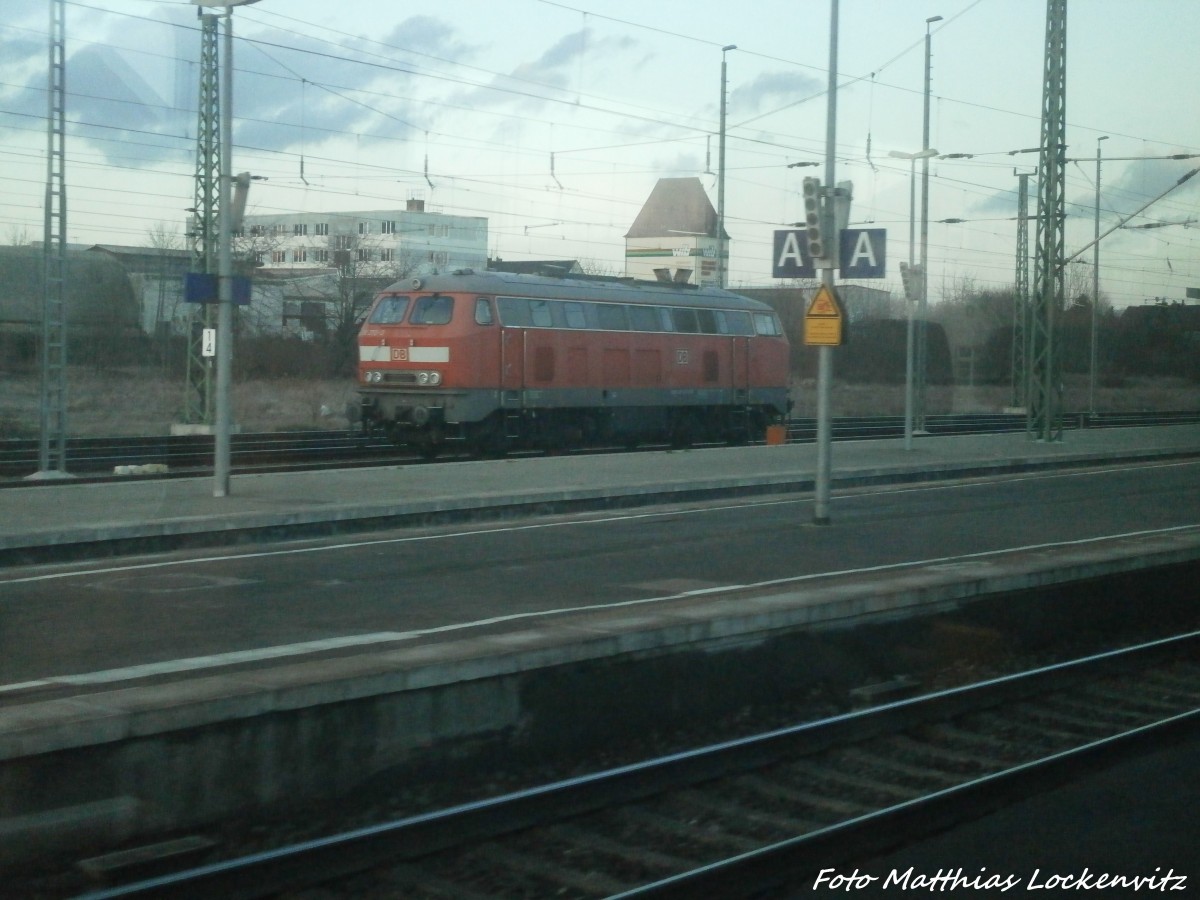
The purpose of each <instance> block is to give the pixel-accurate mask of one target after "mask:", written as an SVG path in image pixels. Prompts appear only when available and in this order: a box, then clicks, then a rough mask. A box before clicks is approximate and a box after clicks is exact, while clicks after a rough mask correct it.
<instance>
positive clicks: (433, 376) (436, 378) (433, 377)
mask: <svg viewBox="0 0 1200 900" xmlns="http://www.w3.org/2000/svg"><path fill="white" fill-rule="evenodd" d="M429 383H430V384H432V385H439V384H441V383H442V373H441V372H430V373H429Z"/></svg>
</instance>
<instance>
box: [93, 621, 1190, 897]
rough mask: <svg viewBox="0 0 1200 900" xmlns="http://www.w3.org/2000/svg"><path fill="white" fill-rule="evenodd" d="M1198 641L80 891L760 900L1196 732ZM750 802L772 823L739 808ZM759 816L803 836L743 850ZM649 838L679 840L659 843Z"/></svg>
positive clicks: (1012, 678)
mask: <svg viewBox="0 0 1200 900" xmlns="http://www.w3.org/2000/svg"><path fill="white" fill-rule="evenodd" d="M1198 644H1200V632H1192V633H1190V634H1184V635H1178V636H1176V637H1172V638H1167V639H1164V640H1159V641H1153V642H1150V643H1147V644H1143V645H1139V646H1137V647H1131V648H1126V649H1122V650H1118V651H1111V652H1107V653H1101V654H1097V655H1094V656H1090V657H1087V658H1084V659H1080V660H1074V661H1071V662H1067V663H1060V664H1055V665H1051V666H1046V667H1043V668H1039V669H1036V670H1032V671H1029V672H1024V673H1020V674H1016V675H1009V676H1004V677H1000V678H995V679H991V680H989V681H985V682H981V683H978V684H974V685H967V686H965V687H958V688H952V689H949V690H944V691H939V692H937V693H933V694H929V695H925V696H921V697H917V698H914V699H909V700H899V701H896V702H892V703H888V704H885V705H882V706H878V707H875V708H872V709H868V710H864V711H860V712H854V713H849V714H845V715H840V716H836V717H833V718H830V719H825V720H821V721H818V722H810V723H804V724H800V725H796V726H793V727H790V728H785V729H780V730H777V731H773V732H770V733H767V734H762V735H757V736H754V737H749V738H744V739H739V740H733V741H729V742H726V743H723V744H719V745H716V746H712V747H705V748H702V749H698V750H694V751H690V752H685V753H677V754H673V755H671V756H668V757H665V758H662V759H656V760H651V761H647V762H644V763H640V764H635V765H630V766H623V767H620V768H618V769H614V770H611V771H607V772H601V773H598V774H595V775H589V776H585V777H580V778H575V779H571V780H568V781H564V782H558V783H555V784H551V785H546V786H544V787H538V788H534V789H530V790H524V791H520V792H516V793H513V794H510V795H507V796H504V797H500V798H496V799H492V800H487V801H484V802H480V803H474V804H467V805H462V806H458V807H455V808H452V809H447V810H444V811H440V812H436V813H431V814H427V815H421V816H415V817H411V818H407V819H403V820H400V821H396V822H390V823H385V824H381V825H377V826H373V827H368V828H362V829H358V830H356V831H353V832H349V833H346V834H340V835H334V836H330V837H328V838H325V839H322V840H317V841H308V842H305V843H302V844H298V845H295V846H291V847H286V848H282V849H280V850H276V851H272V852H266V853H259V854H256V855H254V856H249V857H244V858H241V859H233V860H228V861H225V862H218V863H213V864H210V865H206V866H201V867H197V868H193V869H189V870H187V871H184V872H178V873H175V874H172V875H167V876H164V877H160V878H156V879H149V880H145V881H142V882H138V883H134V884H128V885H125V886H121V887H114V888H108V889H103V890H99V891H94V892H91V893H88V894H86V895H84V897H85V898H86V900H110V898H126V897H128V898H134V897H137V898H145V897H158V898H172V900H173V898H186V897H212V896H220V897H223V898H227V900H234V898H253V897H262V896H268V895H270V894H274V893H279V892H281V891H286V890H292V889H297V888H303V887H306V886H312V885H316V884H321V883H327V882H336V880H337V879H338V878H343V877H347V876H349V875H352V874H354V873H366V872H367V871H368V870H370V871H371V875H370V876H367V875H362V876H356V877H358V878H364V877H370V878H374V879H377V880H378V881H379V882H380V883H377V884H375V885H364V884H363V883H362V882H355V885H356V889H367V890H369V891H370V890H378V891H379V895H380V896H382V895H384V893H386V891H388V890H390V891H396V890H401V891H403V890H407V889H408V888H410V887H411V888H418V889H419V888H420V886H421V885H429V884H439V883H440V884H445V885H452V886H453V885H458V886H459V887H460V889H461V890H462V891H464V892H465V893H466V894H468V895H472V896H473V894H471V891H472V890H474V891H475V892H479V891H480V890H481V887H480V885H485V884H486V885H492V884H501V883H508V884H512V885H514V889H515V890H516V891H517V893H516V894H514V896H535V895H536V896H552V895H553V896H557V895H564V896H565V895H570V896H577V897H592V896H595V897H621V898H633V897H655V898H676V897H678V898H691V897H697V896H722V897H738V896H753V895H755V894H756V892H759V891H762V890H765V889H768V888H776V887H779V886H780V885H781V884H782V885H787V884H788V883H792V884H795V883H796V882H795V879H796V878H799V877H810V873H811V872H813V871H814V867H816V866H818V865H819V866H822V867H828V866H830V865H836V864H840V863H842V862H847V861H852V860H855V859H861V858H864V857H865V856H867V855H869V854H871V853H875V852H878V851H880V850H884V849H888V848H890V847H894V846H897V845H902V844H903V843H905V842H911V841H915V840H917V839H919V838H920V837H922V836H924V835H926V834H930V833H932V832H934V831H936V830H940V829H944V828H945V827H947V826H949V825H951V824H953V823H955V822H957V821H962V820H966V819H970V818H976V817H978V816H980V815H983V814H984V813H986V812H988V811H990V810H992V809H995V808H997V807H999V806H1002V805H1004V804H1006V803H1010V802H1013V801H1014V800H1016V799H1020V798H1023V797H1025V796H1028V795H1029V794H1030V793H1033V792H1036V791H1039V790H1044V789H1046V788H1047V787H1049V786H1052V785H1055V784H1059V783H1063V782H1065V781H1069V780H1070V779H1072V778H1075V777H1078V776H1079V773H1080V769H1079V768H1078V767H1079V766H1085V767H1086V766H1099V765H1102V764H1108V763H1111V762H1113V761H1115V760H1118V759H1122V758H1125V757H1127V756H1128V755H1131V754H1133V753H1137V752H1141V751H1143V750H1144V749H1147V748H1152V747H1156V746H1161V744H1160V742H1161V741H1162V740H1163V739H1164V738H1168V737H1169V738H1175V737H1179V736H1189V737H1190V736H1191V735H1194V734H1195V731H1196V728H1197V725H1200V666H1198V665H1197V664H1196V662H1195V659H1196V649H1197V645H1198ZM1014 735H1017V736H1018V737H1016V738H1014ZM906 754H909V755H915V756H916V757H917V758H918V759H919V760H920V762H919V763H916V764H914V763H911V762H909V763H906V762H905V760H904V758H903V757H904V756H905V755H906ZM864 786H865V789H864ZM756 789H757V791H758V792H759V793H760V794H762V795H766V796H768V797H770V798H771V799H772V802H773V803H774V804H775V805H774V808H773V809H774V811H773V812H772V811H763V809H762V808H758V809H751V808H749V804H748V803H747V801H745V800H744V799H739V800H734V799H732V798H733V797H735V796H738V797H741V796H744V795H745V794H746V793H748V792H753V791H754V790H756ZM697 798H698V799H697ZM780 798H783V799H784V800H786V801H787V802H786V803H784V804H783V805H782V808H781V806H780V803H779V801H780ZM649 803H657V804H658V805H657V806H655V807H650V808H648V807H647V804H649ZM689 803H690V804H692V805H691V809H692V810H693V812H692V813H685V814H683V815H682V816H680V815H679V813H678V812H677V811H676V812H675V813H674V815H676V816H677V818H676V819H675V820H674V822H670V821H667V820H668V819H670V818H671V816H672V811H671V806H672V804H676V806H682V807H685V808H686V807H688V804H689ZM696 804H699V805H700V806H702V807H704V808H706V809H707V810H708V811H709V814H708V815H706V816H704V817H702V819H703V821H699V822H697V821H696V817H695V814H694V810H695V807H696ZM718 809H719V810H722V814H721V816H718V815H714V814H713V811H714V810H718ZM814 810H817V811H818V812H817V813H814ZM831 811H833V812H831ZM821 812H823V813H825V814H826V815H825V816H824V820H823V821H820V819H821ZM722 816H724V817H725V819H729V818H733V819H734V820H735V821H734V823H733V824H732V827H731V828H730V827H729V824H730V823H729V822H727V821H726V822H720V821H719V820H720V819H721V818H722ZM747 818H756V819H757V821H758V823H759V825H760V826H761V825H762V823H763V822H770V823H771V824H772V826H773V829H774V831H775V832H779V831H785V832H786V831H787V830H789V829H790V830H792V831H793V832H795V833H794V834H791V835H788V836H785V837H782V838H780V837H779V836H778V834H776V836H775V838H774V839H772V838H770V837H767V836H764V837H762V838H761V839H757V840H754V841H752V843H753V844H754V845H753V846H750V847H748V846H747V840H746V838H745V835H746V834H747V831H746V827H747V826H746V820H747ZM806 819H812V820H813V821H808V822H806V821H805V820H806ZM568 822H569V824H568ZM647 822H649V823H651V824H650V826H649V827H645V826H646V823H647ZM664 822H665V823H666V824H664ZM630 823H633V824H634V825H635V826H639V825H640V826H643V827H641V828H640V830H639V829H638V828H637V827H631V825H630ZM722 828H728V830H727V831H724V832H722V831H721V829H722ZM655 830H657V831H658V832H659V833H660V835H661V834H662V833H666V834H669V835H670V836H671V840H672V841H674V842H675V843H674V844H672V845H669V846H667V847H665V848H664V847H662V846H657V847H655V846H650V841H649V840H648V838H647V834H648V833H649V832H653V831H655ZM614 834H616V835H617V836H618V837H614ZM723 835H724V836H726V840H725V841H724V842H722V841H721V840H720V838H721V836H723ZM734 835H740V836H741V837H740V838H737V839H733V836H734ZM564 841H568V842H570V841H575V842H576V845H577V847H578V848H579V849H578V850H577V851H576V854H577V858H575V859H572V858H571V854H568V853H564V850H563V846H562V845H563V842H564ZM722 843H723V844H724V846H721V845H722ZM481 847H487V848H488V849H487V850H486V851H483V850H478V849H477V848H481ZM698 856H699V857H701V858H699V859H698V858H697V857H698ZM606 857H607V858H608V863H607V865H604V864H603V862H602V860H603V859H604V858H606ZM614 858H615V861H614ZM481 866H483V869H481V868H480V867H481ZM663 870H667V873H666V874H665V875H664V874H663ZM656 873H657V874H656ZM531 879H532V882H530V880H531ZM523 880H524V881H523ZM531 884H532V886H531ZM334 890H335V891H336V887H335V888H334ZM521 890H525V893H521ZM530 890H533V891H534V893H529V891H530ZM334 895H336V893H335V894H334ZM403 895H404V896H409V894H407V893H403ZM412 896H419V890H418V892H417V893H415V894H413V895H412ZM438 896H441V895H440V894H439V895H438Z"/></svg>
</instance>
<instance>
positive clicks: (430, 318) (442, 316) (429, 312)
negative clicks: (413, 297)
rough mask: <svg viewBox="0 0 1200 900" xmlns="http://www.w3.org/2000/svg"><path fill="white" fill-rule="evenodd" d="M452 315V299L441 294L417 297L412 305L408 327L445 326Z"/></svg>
mask: <svg viewBox="0 0 1200 900" xmlns="http://www.w3.org/2000/svg"><path fill="white" fill-rule="evenodd" d="M453 315H454V298H453V297H447V296H445V295H443V294H434V295H433V296H432V297H418V298H417V302H416V303H415V304H414V305H413V311H412V315H411V316H409V319H408V322H409V324H410V325H445V324H446V323H447V322H449V321H450V317H451V316H453Z"/></svg>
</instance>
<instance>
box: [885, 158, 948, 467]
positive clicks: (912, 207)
mask: <svg viewBox="0 0 1200 900" xmlns="http://www.w3.org/2000/svg"><path fill="white" fill-rule="evenodd" d="M888 156H890V157H892V158H893V159H907V160H908V163H909V172H908V266H909V271H910V272H911V271H912V264H913V244H914V240H913V238H914V236H915V232H916V216H917V196H916V191H917V160H918V159H929V157H931V156H937V150H933V149H929V150H921V151H918V152H917V153H904V152H902V151H900V150H891V151H889V152H888ZM919 281H921V282H923V281H924V272H922V273H921V278H920V279H919ZM921 296H924V287H922V288H921ZM904 309H905V312H906V313H907V315H906V318H907V320H908V327H907V335H908V337H907V340H906V341H905V350H904V449H905V450H911V449H912V447H913V308H912V302H911V300H910V298H909V297H908V292H907V291H905V297H904Z"/></svg>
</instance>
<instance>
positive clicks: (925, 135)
mask: <svg viewBox="0 0 1200 900" xmlns="http://www.w3.org/2000/svg"><path fill="white" fill-rule="evenodd" d="M940 21H942V17H941V16H930V17H929V18H928V19H926V20H925V115H924V117H923V119H922V127H921V152H922V153H926V151H928V150H929V82H930V72H931V63H932V47H933V39H932V36H931V34H930V32H929V26H930V25H932V24H933V23H934V22H940ZM936 155H937V154H936V153H933V154H927V155H925V156H923V157H922V159H921V295H920V298H919V300H918V303H919V307H920V308H919V309H918V312H919V314H920V318H921V328H920V330H919V331H918V333H917V362H916V369H917V373H916V374H917V392H916V393H917V396H916V421H917V426H918V427H919V428H920V429H921V430H922V431H924V430H925V379H926V371H925V370H926V368H927V355H928V350H927V344H928V340H927V335H926V332H927V329H926V327H925V319H926V316H927V314H928V299H927V298H928V291H927V290H926V289H925V285H926V283H927V281H928V279H927V278H926V277H925V273H926V272H927V270H928V268H929V265H928V264H929V157H930V156H936Z"/></svg>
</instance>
